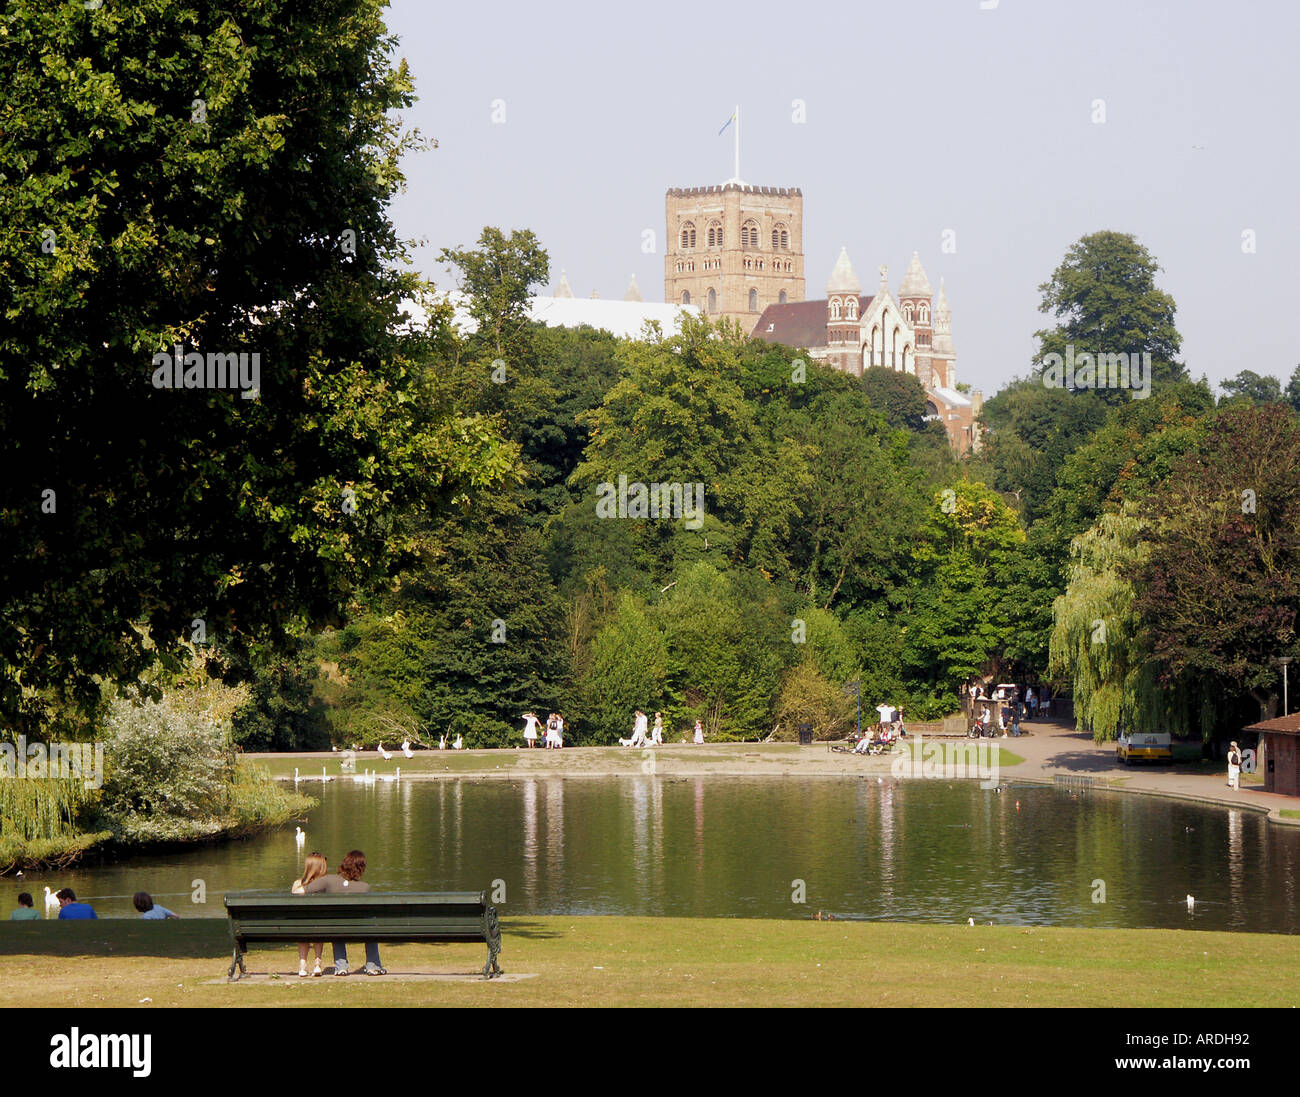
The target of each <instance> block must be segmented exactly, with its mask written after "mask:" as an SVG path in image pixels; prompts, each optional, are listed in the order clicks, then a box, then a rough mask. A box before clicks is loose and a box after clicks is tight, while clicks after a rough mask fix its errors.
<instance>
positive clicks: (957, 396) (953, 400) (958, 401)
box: [930, 385, 971, 408]
mask: <svg viewBox="0 0 1300 1097" xmlns="http://www.w3.org/2000/svg"><path fill="white" fill-rule="evenodd" d="M930 391H931V392H937V393H938V394H939V395H940V396H942V397H943V398H944V400H945V401H946V402H947V404H948V406H949V407H950V408H951V407H957V408H968V407H971V398H970V397H969V396H967V395H966V394H965V393H964V392H958V391H957V390H956V389H946V388H941V387H940V386H938V385H936V386H935V387H934V388H933V389H931V390H930Z"/></svg>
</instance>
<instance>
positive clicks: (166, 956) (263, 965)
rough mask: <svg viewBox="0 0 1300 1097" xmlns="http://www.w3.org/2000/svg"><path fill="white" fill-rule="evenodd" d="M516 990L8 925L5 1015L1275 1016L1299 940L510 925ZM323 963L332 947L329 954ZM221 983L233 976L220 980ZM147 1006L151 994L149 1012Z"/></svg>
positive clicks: (762, 926) (154, 938) (186, 934)
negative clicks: (317, 968)
mask: <svg viewBox="0 0 1300 1097" xmlns="http://www.w3.org/2000/svg"><path fill="white" fill-rule="evenodd" d="M502 932H503V946H504V947H503V951H502V954H501V966H502V967H503V968H504V969H505V971H506V972H507V973H509V974H528V975H531V976H533V977H532V978H528V979H522V980H520V981H518V982H512V983H485V982H482V981H474V982H464V983H462V982H445V983H444V982H422V983H421V982H402V981H400V979H396V978H393V977H392V976H390V977H387V978H367V977H365V976H361V975H354V976H351V977H349V978H347V979H335V978H333V977H329V976H327V977H325V978H322V979H301V980H300V979H298V978H297V975H296V968H297V953H296V951H295V950H294V949H292V948H255V949H253V950H252V951H250V952H249V954H248V969H249V972H250V973H253V974H256V973H265V972H269V971H278V972H280V973H281V974H282V976H283V977H282V978H281V979H279V980H275V981H270V982H261V983H260V984H258V983H246V984H242V985H240V984H236V985H233V986H230V985H227V984H226V983H225V982H224V977H225V972H226V967H227V965H228V964H229V951H228V949H229V946H228V943H227V935H226V923H225V921H224V920H222V919H182V920H181V921H169V922H140V921H136V920H130V919H121V920H107V919H106V920H103V921H100V922H71V923H69V922H57V921H55V922H22V923H10V922H4V923H0V959H2V961H3V967H4V972H5V986H6V990H5V1004H6V1005H7V1006H10V1007H20V1008H21V1007H33V1006H42V1005H61V1006H69V1005H72V1006H100V1005H102V1006H129V1007H132V1008H140V1009H166V1008H171V1007H176V1006H205V1007H210V1006H240V1007H243V1006H260V1007H279V1006H292V1007H297V1006H325V1007H328V1006H336V1005H367V1006H435V1005H442V1006H453V1007H463V1006H497V1005H511V1006H559V1005H574V1006H637V1005H657V1006H667V1005H683V1006H747V1005H764V1006H771V1005H776V1006H846V1005H848V1006H853V1005H883V1006H891V1007H898V1006H956V1007H962V1008H982V1007H987V1006H990V1005H1002V1006H1029V1007H1035V1008H1038V1007H1046V1006H1094V1007H1096V1006H1180V1007H1209V1006H1215V1007H1228V1006H1277V1005H1289V1004H1293V1003H1294V1002H1295V1001H1296V1000H1297V999H1298V998H1300V937H1296V936H1283V935H1269V934H1245V933H1210V932H1204V933H1202V932H1194V931H1187V930H1124V929H1064V928H1043V927H1035V928H1032V929H1030V928H1023V927H1016V926H976V927H970V926H966V925H960V926H947V925H899V924H890V923H881V922H843V921H833V922H818V921H811V920H798V921H775V920H761V919H690V918H619V917H586V918H583V917H569V918H564V917H550V918H507V919H505V921H504V923H503V926H502ZM485 951H486V950H485V949H484V948H483V947H482V946H476V945H470V944H455V945H442V946H436V945H396V946H391V947H390V946H384V947H383V958H384V963H385V965H386V966H387V968H388V970H389V971H390V972H391V973H393V974H394V975H398V974H400V973H402V972H422V973H427V972H446V973H465V974H468V973H472V972H475V971H477V970H478V969H479V968H480V966H481V965H482V963H483V959H484V954H485ZM326 960H327V961H328V960H329V950H328V949H326ZM213 980H219V982H217V983H215V984H214V983H213ZM143 999H149V1001H147V1002H145V1001H142V1000H143Z"/></svg>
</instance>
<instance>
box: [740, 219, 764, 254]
mask: <svg viewBox="0 0 1300 1097" xmlns="http://www.w3.org/2000/svg"><path fill="white" fill-rule="evenodd" d="M740 246H741V247H742V248H756V247H759V246H760V243H759V232H758V222H757V221H746V222H745V223H744V224H743V225H741V226H740Z"/></svg>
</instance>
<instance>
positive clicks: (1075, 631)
mask: <svg viewBox="0 0 1300 1097" xmlns="http://www.w3.org/2000/svg"><path fill="white" fill-rule="evenodd" d="M1141 535H1142V524H1141V522H1140V521H1139V520H1138V518H1137V517H1136V515H1135V514H1134V512H1133V508H1132V507H1131V506H1128V505H1126V506H1124V507H1123V508H1121V510H1120V511H1119V513H1109V514H1103V515H1102V516H1101V517H1100V518H1099V519H1098V520H1097V522H1096V523H1095V524H1094V525H1093V526H1092V528H1091V529H1089V530H1088V531H1087V532H1086V533H1083V534H1080V535H1079V536H1078V537H1076V538H1074V540H1073V541H1072V542H1071V545H1070V554H1071V563H1070V573H1069V574H1070V578H1069V582H1068V584H1067V585H1066V588H1065V593H1064V594H1063V595H1061V596H1060V597H1059V598H1057V599H1056V602H1055V604H1054V605H1053V619H1054V625H1053V628H1052V640H1051V645H1050V649H1049V657H1048V658H1049V667H1050V671H1051V673H1052V674H1053V675H1054V676H1055V677H1056V678H1057V679H1058V680H1063V681H1068V682H1070V683H1071V685H1072V686H1073V694H1074V713H1075V719H1076V721H1077V722H1078V726H1079V728H1080V730H1091V731H1092V736H1093V738H1094V739H1095V740H1096V741H1097V742H1104V741H1105V740H1107V739H1114V738H1115V736H1116V734H1117V733H1118V731H1119V730H1120V729H1121V728H1129V727H1133V726H1135V725H1137V724H1138V723H1139V722H1140V721H1141V720H1142V719H1143V716H1144V715H1145V713H1144V711H1143V710H1144V708H1145V705H1144V702H1145V701H1146V700H1147V698H1146V697H1144V694H1145V693H1147V692H1148V690H1149V677H1150V671H1149V667H1148V652H1147V647H1146V642H1145V640H1144V637H1143V634H1142V630H1141V624H1140V620H1139V616H1138V612H1137V594H1136V591H1135V590H1134V588H1133V584H1132V582H1131V581H1130V580H1129V579H1128V578H1127V574H1126V569H1127V568H1128V567H1129V566H1131V565H1134V564H1137V563H1140V562H1141V561H1142V559H1143V558H1144V556H1145V553H1146V551H1147V550H1146V547H1145V546H1144V544H1143V542H1142V540H1141Z"/></svg>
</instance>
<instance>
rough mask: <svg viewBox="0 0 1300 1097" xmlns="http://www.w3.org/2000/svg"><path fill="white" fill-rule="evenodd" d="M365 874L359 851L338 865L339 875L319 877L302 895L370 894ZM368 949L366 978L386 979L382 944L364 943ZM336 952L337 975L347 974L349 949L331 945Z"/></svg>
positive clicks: (364, 861) (306, 887)
mask: <svg viewBox="0 0 1300 1097" xmlns="http://www.w3.org/2000/svg"><path fill="white" fill-rule="evenodd" d="M365 871H366V855H365V854H364V853H362V852H361V851H360V850H359V849H354V850H352V851H350V852H349V853H348V855H347V856H346V857H344V858H343V861H342V863H341V864H340V865H339V871H338V873H337V875H332V876H320V877H317V878H316V879H315V880H313V881H312V882H311V883H309V884H305V885H304V886H303V891H304V892H305V893H306V894H307V895H317V894H320V893H321V892H324V893H325V894H326V895H356V894H358V893H364V892H367V891H369V890H370V885H369V884H367V883H366V882H365V881H364V880H363V879H361V875H362V873H364V872H365ZM363 943H364V944H365V946H366V966H365V969H364V970H365V973H366V974H367V975H387V974H388V971H387V970H386V969H385V968H384V966H383V965H382V964H381V963H380V962H379V942H378V941H364V942H363ZM330 944H331V946H332V947H333V949H334V974H335V975H347V974H348V950H347V945H346V944H344V942H342V941H331V942H330Z"/></svg>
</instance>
